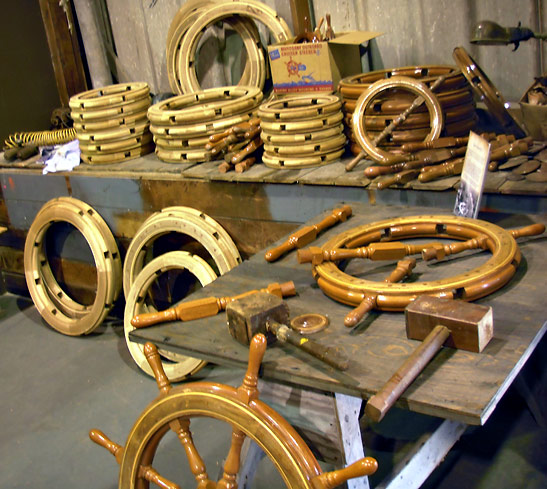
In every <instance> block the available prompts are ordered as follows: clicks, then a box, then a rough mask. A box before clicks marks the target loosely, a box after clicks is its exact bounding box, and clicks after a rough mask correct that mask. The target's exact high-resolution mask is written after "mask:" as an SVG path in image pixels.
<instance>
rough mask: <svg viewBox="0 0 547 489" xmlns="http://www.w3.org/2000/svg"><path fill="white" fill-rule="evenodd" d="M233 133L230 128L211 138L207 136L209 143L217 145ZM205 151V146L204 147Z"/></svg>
mask: <svg viewBox="0 0 547 489" xmlns="http://www.w3.org/2000/svg"><path fill="white" fill-rule="evenodd" d="M232 133H233V129H232V128H231V127H230V128H229V129H226V130H225V131H222V132H220V133H218V134H212V135H211V136H209V143H213V144H214V143H218V142H219V141H221V140H222V139H224V138H225V137H228V136H229V135H230V134H232ZM205 148H206V149H208V148H207V146H205Z"/></svg>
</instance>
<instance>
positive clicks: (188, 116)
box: [148, 86, 263, 163]
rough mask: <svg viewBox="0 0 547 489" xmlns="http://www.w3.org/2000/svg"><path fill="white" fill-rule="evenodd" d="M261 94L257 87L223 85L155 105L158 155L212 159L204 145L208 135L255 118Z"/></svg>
mask: <svg viewBox="0 0 547 489" xmlns="http://www.w3.org/2000/svg"><path fill="white" fill-rule="evenodd" d="M262 97H263V95H262V91H261V90H260V89H259V88H258V87H248V86H237V87H220V88H210V89H208V90H202V91H199V92H196V93H192V94H188V95H178V96H176V97H172V98H169V99H167V100H164V101H162V102H159V103H157V104H155V105H152V106H151V107H150V109H149V110H148V118H149V119H150V122H151V126H150V130H151V131H152V134H154V142H155V143H156V154H157V156H158V158H159V159H160V160H163V161H166V162H170V163H187V162H193V163H200V162H204V161H209V160H211V159H212V153H211V151H210V150H208V149H206V148H205V146H206V144H207V143H208V142H209V137H210V136H211V135H214V134H220V133H222V132H224V131H225V130H226V129H228V128H230V127H232V126H234V125H235V124H240V123H242V122H245V121H248V120H249V119H251V118H253V117H256V111H257V109H258V106H259V105H260V102H262Z"/></svg>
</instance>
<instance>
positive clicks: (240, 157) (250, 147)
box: [232, 136, 264, 165]
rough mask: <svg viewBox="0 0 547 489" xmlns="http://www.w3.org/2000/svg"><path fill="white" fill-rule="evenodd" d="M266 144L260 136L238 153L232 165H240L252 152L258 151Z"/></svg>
mask: <svg viewBox="0 0 547 489" xmlns="http://www.w3.org/2000/svg"><path fill="white" fill-rule="evenodd" d="M263 144H264V141H262V139H261V138H260V136H257V137H255V138H254V139H253V140H252V141H251V142H250V143H249V144H247V146H245V147H244V148H243V149H242V150H241V151H239V152H238V153H236V154H235V155H234V156H233V158H232V164H234V165H235V164H236V163H239V162H240V161H242V160H244V159H245V158H247V157H248V156H249V155H250V154H251V153H252V152H254V151H256V150H257V149H258V148H260V147H261V146H262V145H263Z"/></svg>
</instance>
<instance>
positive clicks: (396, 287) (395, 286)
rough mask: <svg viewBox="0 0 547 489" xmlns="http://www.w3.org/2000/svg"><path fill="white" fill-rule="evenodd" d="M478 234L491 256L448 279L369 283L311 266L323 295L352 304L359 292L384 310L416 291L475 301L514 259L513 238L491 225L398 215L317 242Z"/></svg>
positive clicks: (511, 269)
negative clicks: (398, 216)
mask: <svg viewBox="0 0 547 489" xmlns="http://www.w3.org/2000/svg"><path fill="white" fill-rule="evenodd" d="M424 226H426V227H425V228H424ZM418 231H419V232H418ZM483 235H486V236H488V242H489V244H488V246H489V249H490V251H491V253H492V256H491V257H490V258H489V259H488V260H487V261H486V262H485V263H483V264H481V265H480V266H478V267H475V268H474V269H473V270H470V271H468V272H465V273H462V274H458V275H455V276H453V277H449V278H444V279H440V280H433V281H427V282H415V283H387V282H375V281H371V280H366V279H362V278H357V277H353V276H351V275H349V274H346V273H345V272H343V271H342V270H340V269H339V268H338V266H337V265H336V264H335V263H332V262H331V263H329V262H326V263H322V264H320V265H317V266H315V267H314V269H313V270H314V272H313V273H314V277H315V278H316V280H317V282H318V284H319V286H320V287H321V289H322V290H323V292H325V294H327V295H328V296H329V297H332V298H333V299H335V300H338V301H340V302H343V303H345V304H350V305H358V304H359V303H360V302H361V301H362V299H363V297H364V295H372V296H377V308H378V309H381V310H386V311H400V310H403V309H404V308H405V307H406V306H407V305H408V304H409V303H410V302H411V301H412V300H414V299H415V298H416V297H418V296H419V295H435V296H438V297H446V298H459V299H463V300H468V301H471V300H476V299H478V298H480V297H484V296H486V295H488V294H490V293H492V292H493V291H495V290H497V289H499V288H501V287H503V285H505V284H506V283H507V282H508V281H509V280H510V279H511V277H512V276H513V275H514V273H515V271H516V268H517V267H518V264H519V263H520V258H521V256H520V251H519V249H518V246H517V243H516V241H515V239H514V238H513V237H512V235H511V234H510V233H509V232H508V231H506V230H505V229H503V228H500V227H499V226H496V225H495V224H492V223H489V222H486V221H481V220H478V219H469V218H464V217H457V216H450V215H430V216H411V217H401V218H397V219H389V220H385V221H379V222H374V223H370V224H365V225H363V226H358V227H356V228H353V229H349V230H348V231H345V232H343V233H341V234H339V235H337V236H335V237H333V238H332V239H330V240H329V241H327V242H326V243H325V244H324V245H323V246H322V248H323V249H334V248H344V247H348V248H352V247H355V246H366V245H367V244H369V243H370V242H373V241H379V240H380V239H383V240H387V241H395V240H397V241H398V240H401V239H408V238H416V237H437V238H451V239H460V240H465V239H471V238H475V237H478V236H483ZM494 279H495V280H494ZM488 280H492V284H491V285H490V286H489V287H485V283H486V282H487V281H488Z"/></svg>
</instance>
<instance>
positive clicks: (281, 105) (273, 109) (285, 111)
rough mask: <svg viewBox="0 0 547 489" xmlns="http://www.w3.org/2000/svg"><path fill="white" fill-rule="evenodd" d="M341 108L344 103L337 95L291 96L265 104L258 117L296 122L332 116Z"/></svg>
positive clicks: (259, 110) (261, 107)
mask: <svg viewBox="0 0 547 489" xmlns="http://www.w3.org/2000/svg"><path fill="white" fill-rule="evenodd" d="M341 107H342V102H341V101H340V99H339V98H338V96H337V95H331V94H325V95H291V96H289V97H283V98H281V99H274V100H269V101H267V102H265V103H263V104H262V105H261V106H260V108H259V109H258V116H259V117H260V119H261V120H268V121H296V120H301V119H314V118H318V117H322V116H325V115H327V114H332V113H333V112H337V111H338V110H340V109H341Z"/></svg>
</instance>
